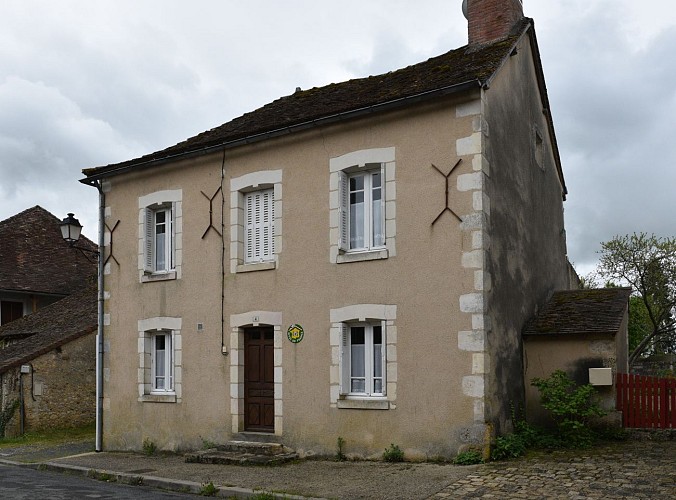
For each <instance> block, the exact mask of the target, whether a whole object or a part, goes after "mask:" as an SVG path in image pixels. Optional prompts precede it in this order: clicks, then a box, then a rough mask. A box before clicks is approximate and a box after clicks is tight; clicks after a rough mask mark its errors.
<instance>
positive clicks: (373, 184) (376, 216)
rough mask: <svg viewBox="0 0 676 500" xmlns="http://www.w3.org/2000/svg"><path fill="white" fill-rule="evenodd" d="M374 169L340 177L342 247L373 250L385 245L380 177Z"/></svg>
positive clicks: (381, 176)
mask: <svg viewBox="0 0 676 500" xmlns="http://www.w3.org/2000/svg"><path fill="white" fill-rule="evenodd" d="M369 166H370V167H374V166H375V165H369ZM377 167H378V168H377V169H373V170H369V171H367V172H363V173H358V174H352V175H349V176H348V175H347V174H346V173H345V172H341V173H340V177H341V204H342V206H341V214H344V215H343V217H342V220H341V228H340V230H341V244H340V246H341V248H342V249H344V250H372V249H376V248H382V247H384V246H385V210H384V206H383V205H384V197H383V174H382V168H381V166H380V165H377Z"/></svg>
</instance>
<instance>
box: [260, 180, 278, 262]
mask: <svg viewBox="0 0 676 500" xmlns="http://www.w3.org/2000/svg"><path fill="white" fill-rule="evenodd" d="M273 198H274V192H273V190H272V189H268V190H266V191H262V192H261V222H260V226H261V252H260V258H261V260H270V259H271V258H272V257H273V255H274V254H275V248H274V246H275V213H274V211H275V204H274V199H273Z"/></svg>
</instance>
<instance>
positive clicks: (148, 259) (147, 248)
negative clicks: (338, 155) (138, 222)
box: [143, 207, 155, 273]
mask: <svg viewBox="0 0 676 500" xmlns="http://www.w3.org/2000/svg"><path fill="white" fill-rule="evenodd" d="M143 210H144V211H145V213H144V214H143V220H144V227H143V235H144V236H143V237H144V241H143V271H144V272H146V273H152V272H153V271H154V267H155V266H153V231H154V229H153V226H154V224H153V222H154V217H153V211H152V210H151V209H150V208H148V207H146V208H144V209H143Z"/></svg>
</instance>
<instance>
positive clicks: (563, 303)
mask: <svg viewBox="0 0 676 500" xmlns="http://www.w3.org/2000/svg"><path fill="white" fill-rule="evenodd" d="M630 295H631V289H630V288H600V289H592V290H565V291H559V292H554V294H553V295H552V298H551V299H549V302H547V304H546V305H545V307H544V308H543V309H542V311H541V312H540V313H539V314H538V315H537V316H536V317H535V318H533V320H532V321H531V322H530V323H529V324H528V325H527V326H526V328H525V329H524V331H523V334H524V335H526V336H528V335H563V334H588V333H596V334H610V335H615V334H616V333H617V332H618V330H619V329H620V326H621V325H622V320H623V319H624V314H625V313H626V311H627V308H628V306H629V296H630Z"/></svg>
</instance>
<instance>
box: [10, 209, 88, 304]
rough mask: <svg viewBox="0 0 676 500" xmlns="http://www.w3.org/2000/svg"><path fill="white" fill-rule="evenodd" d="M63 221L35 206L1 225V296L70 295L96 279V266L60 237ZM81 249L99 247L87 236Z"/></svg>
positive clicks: (80, 242) (82, 238) (82, 240)
mask: <svg viewBox="0 0 676 500" xmlns="http://www.w3.org/2000/svg"><path fill="white" fill-rule="evenodd" d="M60 222H61V221H60V220H59V219H57V218H56V217H55V216H54V215H52V214H51V213H49V212H48V211H47V210H45V209H44V208H42V207H40V206H37V205H36V206H34V207H33V208H29V209H27V210H24V211H23V212H20V213H18V214H16V215H14V216H12V217H9V218H8V219H5V220H3V221H0V292H8V291H10V292H31V293H40V294H53V295H68V294H70V293H73V292H75V291H76V290H78V289H80V288H81V287H82V283H84V282H86V281H87V280H88V279H89V278H91V277H92V276H95V275H96V264H95V263H93V262H90V261H89V260H87V258H86V257H85V256H84V255H82V254H81V253H80V252H79V251H78V250H77V249H74V248H70V247H69V246H68V244H67V243H66V242H65V241H64V240H63V238H62V237H61V231H60V229H59V223H60ZM78 245H81V246H86V247H88V248H90V249H92V250H94V249H95V248H96V245H94V243H92V242H91V241H89V240H88V239H87V238H85V237H84V236H83V237H81V238H80V241H79V242H78Z"/></svg>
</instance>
